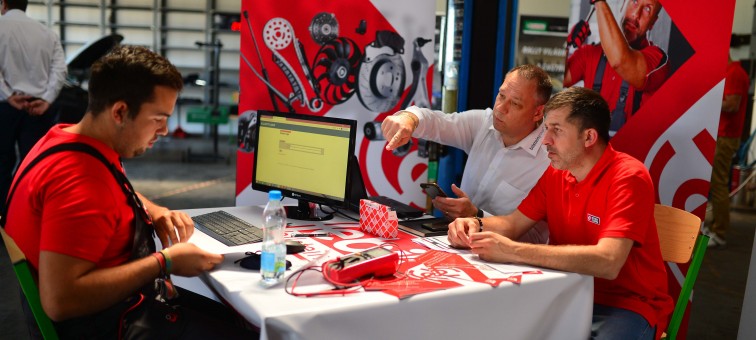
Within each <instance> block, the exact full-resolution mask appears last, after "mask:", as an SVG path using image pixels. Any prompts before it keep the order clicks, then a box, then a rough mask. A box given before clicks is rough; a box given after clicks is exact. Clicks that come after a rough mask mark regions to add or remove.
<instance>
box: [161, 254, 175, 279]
mask: <svg viewBox="0 0 756 340" xmlns="http://www.w3.org/2000/svg"><path fill="white" fill-rule="evenodd" d="M160 254H163V257H164V258H165V276H170V275H171V267H173V261H172V260H171V255H169V254H168V250H167V249H163V250H161V251H160Z"/></svg>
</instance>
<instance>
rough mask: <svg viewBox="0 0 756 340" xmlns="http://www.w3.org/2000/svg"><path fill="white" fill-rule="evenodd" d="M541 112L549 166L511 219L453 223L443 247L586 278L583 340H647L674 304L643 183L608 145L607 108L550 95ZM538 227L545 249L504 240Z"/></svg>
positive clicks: (593, 98) (647, 184)
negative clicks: (587, 334)
mask: <svg viewBox="0 0 756 340" xmlns="http://www.w3.org/2000/svg"><path fill="white" fill-rule="evenodd" d="M545 112H546V122H545V124H546V134H545V135H544V140H543V143H544V145H546V149H547V151H548V155H549V159H551V167H549V169H547V170H546V172H545V173H544V174H543V176H542V177H541V179H540V180H539V181H538V183H537V184H536V186H535V187H534V188H533V189H532V190H531V191H530V193H529V194H528V196H527V197H526V198H525V200H523V201H522V203H521V204H520V206H519V207H518V208H517V210H515V211H514V212H513V213H512V214H510V215H507V216H495V217H489V218H483V219H479V218H464V219H457V220H455V221H454V222H452V224H451V225H450V226H449V241H450V242H451V244H452V245H453V246H456V247H463V248H471V250H472V252H473V253H475V254H478V255H479V256H480V258H481V259H483V260H486V261H492V262H507V263H510V262H513V263H523V264H529V265H536V266H540V267H546V268H554V269H558V270H564V271H570V272H576V273H581V274H585V275H592V276H594V277H595V281H594V285H595V286H594V308H593V325H592V329H591V336H592V338H601V339H603V338H607V339H653V338H654V337H655V336H656V333H659V334H660V333H661V331H663V330H664V329H665V328H666V325H667V322H668V317H669V314H670V313H671V311H672V309H673V305H672V299H671V297H670V296H669V294H668V293H667V274H666V270H665V268H664V262H663V261H662V256H661V251H660V249H659V238H658V235H657V233H656V224H655V223H654V187H653V184H652V182H651V177H650V175H649V174H648V171H647V170H646V168H645V167H644V166H643V164H642V163H640V162H639V161H638V160H636V159H635V158H633V157H631V156H629V155H627V154H624V153H621V152H617V151H615V150H614V149H613V148H612V147H611V146H610V145H609V144H608V140H609V117H610V116H609V106H608V104H607V103H606V101H605V100H604V99H603V98H602V97H601V95H599V94H598V93H596V92H595V91H592V90H590V89H586V88H582V87H573V88H569V89H567V90H565V91H562V92H560V93H557V94H556V95H555V96H554V97H553V98H552V99H551V100H549V102H548V103H546V107H545ZM540 220H545V221H546V222H548V224H549V232H550V235H551V236H550V239H549V244H548V245H540V244H526V243H520V242H515V241H512V240H513V239H517V237H518V236H519V235H522V234H523V233H524V232H526V231H527V230H528V229H529V228H531V227H532V226H533V225H535V224H536V222H538V221H540Z"/></svg>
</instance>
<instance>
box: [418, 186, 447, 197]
mask: <svg viewBox="0 0 756 340" xmlns="http://www.w3.org/2000/svg"><path fill="white" fill-rule="evenodd" d="M420 187H421V188H423V190H425V193H426V194H428V196H430V198H431V199H434V198H436V196H441V197H449V196H448V195H446V193H445V192H444V190H442V189H441V187H440V186H438V184H436V183H420Z"/></svg>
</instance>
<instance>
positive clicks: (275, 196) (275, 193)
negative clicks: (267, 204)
mask: <svg viewBox="0 0 756 340" xmlns="http://www.w3.org/2000/svg"><path fill="white" fill-rule="evenodd" d="M280 199H281V191H279V190H271V191H269V192H268V200H269V201H270V200H280Z"/></svg>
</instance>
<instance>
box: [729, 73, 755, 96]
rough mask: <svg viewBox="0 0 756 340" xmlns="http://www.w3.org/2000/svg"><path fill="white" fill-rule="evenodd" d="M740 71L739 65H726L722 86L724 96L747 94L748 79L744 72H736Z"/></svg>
mask: <svg viewBox="0 0 756 340" xmlns="http://www.w3.org/2000/svg"><path fill="white" fill-rule="evenodd" d="M738 71H740V69H739V67H737V66H732V67H727V74H726V75H725V88H724V94H723V95H724V96H728V95H733V94H735V95H739V96H743V95H748V87H749V85H750V84H749V83H750V81H749V79H748V75H747V74H745V72H738ZM743 89H745V90H746V91H745V93H743Z"/></svg>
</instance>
